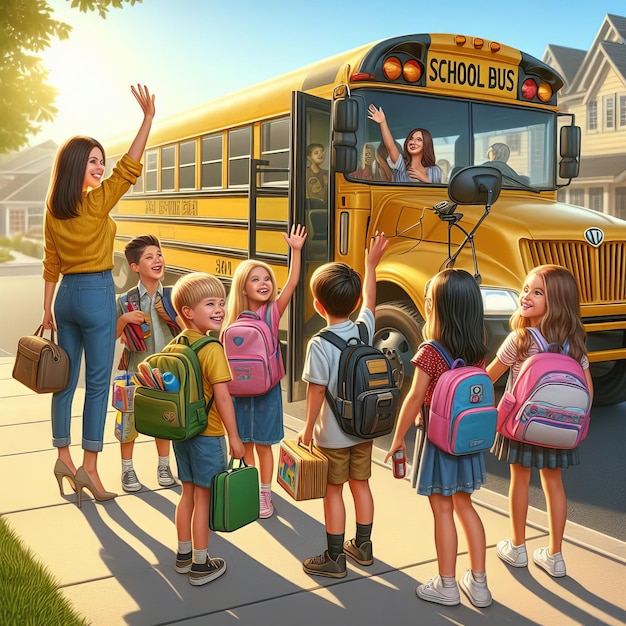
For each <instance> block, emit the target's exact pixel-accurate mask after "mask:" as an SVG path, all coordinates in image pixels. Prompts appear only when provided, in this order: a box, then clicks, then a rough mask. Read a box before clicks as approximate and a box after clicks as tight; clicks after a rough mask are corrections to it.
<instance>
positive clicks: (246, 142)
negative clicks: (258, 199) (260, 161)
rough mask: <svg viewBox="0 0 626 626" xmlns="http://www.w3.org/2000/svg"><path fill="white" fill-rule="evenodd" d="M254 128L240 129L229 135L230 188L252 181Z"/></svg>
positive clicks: (232, 131)
mask: <svg viewBox="0 0 626 626" xmlns="http://www.w3.org/2000/svg"><path fill="white" fill-rule="evenodd" d="M251 147H252V128H251V127H250V126H247V127H246V128H238V129H237V130H231V131H230V132H229V133H228V186H229V187H238V186H241V185H247V184H248V182H249V180H250V152H251Z"/></svg>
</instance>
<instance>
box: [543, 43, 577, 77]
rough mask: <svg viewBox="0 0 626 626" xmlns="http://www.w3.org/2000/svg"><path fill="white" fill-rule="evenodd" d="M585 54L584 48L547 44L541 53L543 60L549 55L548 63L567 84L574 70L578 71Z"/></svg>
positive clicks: (574, 72)
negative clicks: (542, 53)
mask: <svg viewBox="0 0 626 626" xmlns="http://www.w3.org/2000/svg"><path fill="white" fill-rule="evenodd" d="M586 55H587V51H586V50H578V49H577V48H567V47H565V46H556V45H554V44H549V45H548V47H547V49H546V51H545V53H544V55H543V61H544V62H545V61H547V60H548V56H549V57H550V59H549V60H550V63H549V64H550V65H552V66H553V67H554V68H555V69H556V70H558V71H559V73H560V74H561V76H563V78H564V79H565V84H566V85H568V84H569V83H571V82H572V80H573V79H574V76H576V72H578V69H579V68H580V66H581V65H582V63H583V61H584V60H585V56H586Z"/></svg>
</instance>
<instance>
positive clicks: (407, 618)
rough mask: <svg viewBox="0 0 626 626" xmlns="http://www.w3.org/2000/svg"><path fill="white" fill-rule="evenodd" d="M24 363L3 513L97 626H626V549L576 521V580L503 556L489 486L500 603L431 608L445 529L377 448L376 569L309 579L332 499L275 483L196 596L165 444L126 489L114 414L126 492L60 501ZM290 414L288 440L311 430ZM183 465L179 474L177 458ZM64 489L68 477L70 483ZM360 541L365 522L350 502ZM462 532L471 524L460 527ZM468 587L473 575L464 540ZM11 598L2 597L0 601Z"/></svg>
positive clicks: (113, 473) (6, 407)
mask: <svg viewBox="0 0 626 626" xmlns="http://www.w3.org/2000/svg"><path fill="white" fill-rule="evenodd" d="M12 367H13V359H12V358H0V475H1V476H3V480H2V487H0V514H2V515H3V516H4V518H5V519H6V520H7V521H8V523H9V524H10V526H11V527H12V528H13V529H14V530H15V531H16V533H17V534H18V536H19V537H20V538H21V539H22V540H23V541H24V542H25V544H26V545H27V546H29V547H30V549H31V550H32V551H33V553H34V554H35V555H36V557H37V558H39V559H40V560H41V561H42V562H43V563H44V564H45V565H46V566H47V567H48V569H49V570H50V571H51V572H52V574H53V575H54V576H55V578H56V579H57V580H58V582H59V584H60V588H61V591H62V593H63V594H64V595H65V596H66V597H67V598H68V600H69V601H70V602H71V603H72V605H73V606H74V607H75V608H76V609H77V610H78V611H79V612H80V613H82V614H83V615H84V616H85V617H86V618H87V619H88V620H89V621H90V622H91V623H92V624H94V625H107V626H110V625H116V624H130V625H134V626H147V625H149V626H156V625H160V624H174V623H177V624H178V623H180V624H188V625H196V624H197V625H200V624H208V623H210V624H211V626H221V625H229V626H230V625H235V624H244V625H246V624H255V625H262V624H270V623H281V622H282V623H286V624H289V623H298V625H299V626H307V625H309V624H311V625H313V624H315V625H316V626H319V624H320V623H326V624H328V625H329V626H332V625H334V624H341V623H343V624H349V625H352V624H355V625H356V624H359V625H369V624H372V625H373V624H379V623H400V622H403V623H407V622H408V623H413V622H415V623H419V624H446V625H449V624H468V625H473V624H476V625H478V624H481V625H482V624H484V621H485V619H487V620H489V623H494V624H542V625H544V624H545V625H548V624H555V625H556V624H559V625H561V624H585V625H592V624H623V623H626V594H625V593H624V589H625V586H624V583H625V581H626V576H625V573H626V569H625V568H624V565H625V564H626V543H623V542H620V541H617V540H615V539H612V538H610V537H607V536H605V535H601V534H599V533H595V532H594V531H591V530H588V529H585V528H583V527H580V526H577V525H575V524H570V523H568V526H567V528H566V542H565V546H564V550H563V551H564V557H565V560H566V563H567V571H568V576H567V577H566V578H562V579H553V578H551V577H550V576H548V575H547V574H546V573H545V572H544V571H543V570H541V569H539V568H538V567H536V566H535V565H534V564H532V563H531V564H530V565H529V567H528V569H520V570H514V569H511V568H508V567H507V566H505V565H504V564H503V563H501V562H500V560H499V559H498V557H497V556H496V553H495V544H496V543H497V541H498V540H500V539H503V538H506V537H508V536H509V522H508V517H507V515H506V499H505V498H503V497H501V496H499V495H497V494H494V493H492V492H489V491H488V490H487V489H482V490H480V491H479V492H478V493H477V494H476V498H475V500H476V503H477V508H478V511H479V513H480V515H481V517H482V519H483V523H484V525H485V530H486V535H487V548H488V550H487V577H488V581H489V587H490V589H491V592H492V594H493V598H494V602H493V604H492V605H491V606H490V607H488V608H486V609H476V608H474V607H473V606H472V605H471V604H470V603H469V601H468V600H467V598H466V597H465V596H464V595H463V594H462V600H461V605H459V606H456V607H444V606H440V605H435V604H430V603H427V602H424V601H422V600H419V599H418V598H417V597H416V596H415V587H416V585H417V584H419V583H420V582H425V581H427V580H428V579H429V578H430V577H431V576H434V575H436V573H437V562H436V555H435V548H434V543H433V539H432V537H433V520H432V514H431V512H430V508H429V506H428V501H427V499H426V498H423V497H418V496H416V495H415V494H414V493H413V492H412V490H411V488H410V483H409V481H408V480H403V481H401V480H394V479H393V478H392V475H391V472H390V470H389V468H388V467H386V466H384V465H382V463H381V462H380V461H381V459H382V456H383V454H382V452H380V451H376V463H375V464H374V467H373V474H372V480H371V485H372V491H373V494H374V500H375V505H376V514H375V521H374V531H373V537H372V539H373V544H374V556H375V563H374V565H372V566H371V567H361V566H356V565H353V564H351V563H349V566H348V567H349V572H348V576H347V577H346V578H344V579H341V580H332V579H328V580H326V579H321V578H314V577H311V576H308V575H307V574H305V573H304V572H303V570H302V565H301V562H302V560H303V559H305V558H306V557H308V556H312V555H315V554H319V553H320V552H322V550H323V549H324V547H325V531H324V522H323V511H322V502H321V501H320V500H312V501H307V502H294V501H293V500H291V499H290V498H289V496H287V494H286V492H284V491H283V490H282V489H281V487H280V486H278V485H276V484H275V485H274V490H275V494H274V503H275V506H276V511H277V512H276V514H275V515H274V517H272V518H270V519H269V520H259V521H258V522H255V523H253V524H250V525H248V526H246V527H244V528H242V529H240V530H238V531H236V532H234V533H230V534H229V533H212V535H211V541H210V553H211V555H213V556H220V557H223V558H224V559H226V562H227V567H228V571H227V572H226V574H225V575H224V576H222V577H221V578H219V579H218V580H216V581H214V582H212V583H209V584H208V585H206V586H202V587H192V586H191V585H189V583H188V582H187V577H186V576H182V575H179V574H177V573H176V572H175V571H174V556H175V550H176V533H175V528H174V523H173V519H174V510H175V507H176V503H177V501H178V498H179V494H180V487H176V488H173V489H165V488H160V487H159V486H158V483H157V477H156V448H155V446H154V444H153V443H152V441H151V440H150V439H149V438H147V437H140V438H139V439H138V440H137V445H136V447H135V455H134V457H135V469H136V470H137V473H138V475H139V478H140V480H141V481H142V482H143V484H144V489H143V490H142V491H141V492H139V493H138V494H132V495H131V494H124V492H123V491H122V490H121V486H120V482H119V481H120V456H119V445H118V443H117V441H116V440H115V438H114V436H113V419H114V412H113V409H111V411H110V413H109V414H108V417H107V425H106V430H105V446H104V451H103V453H102V454H101V455H100V457H99V470H100V475H101V477H102V480H103V483H104V485H105V487H106V488H108V489H111V490H114V491H118V493H120V496H119V497H118V498H116V499H115V500H113V501H110V502H106V503H102V504H99V503H95V502H94V501H93V500H92V499H91V498H90V494H89V493H88V492H85V498H84V501H83V507H82V509H78V508H77V506H76V504H75V503H76V496H75V494H74V493H73V492H72V491H71V490H70V495H66V496H65V497H62V496H60V494H59V491H58V488H57V484H56V479H55V477H54V475H53V472H52V468H53V466H54V462H55V459H56V452H55V451H54V449H53V448H52V446H51V432H50V399H51V396H50V395H43V396H38V395H36V394H34V393H32V392H30V391H29V390H28V389H27V388H26V387H24V386H22V385H21V384H20V383H18V382H17V381H14V380H13V379H12V377H11V371H12ZM83 394H84V390H83V389H79V390H78V391H77V394H76V398H75V401H74V406H73V415H74V416H76V417H75V418H73V420H72V440H73V441H74V442H75V443H74V444H73V453H74V460H75V462H76V463H77V464H80V461H81V458H82V454H81V451H80V449H79V446H80V443H79V442H80V434H81V423H80V418H79V417H78V416H79V415H80V412H81V408H82V400H83ZM294 410H301V405H300V406H292V405H286V415H285V424H286V436H287V437H294V436H295V433H296V432H297V430H298V428H299V424H300V422H298V420H297V419H295V418H294V417H292V416H291V415H290V413H294ZM172 463H173V464H174V467H175V460H174V455H173V453H172ZM65 485H67V482H65ZM345 496H346V503H347V518H348V521H347V533H346V538H349V537H350V536H352V533H353V532H354V527H355V521H354V512H353V510H352V509H353V507H352V506H351V504H350V502H351V499H350V496H349V491H348V489H347V488H346V491H345ZM546 524H547V520H546V516H545V514H543V513H542V512H540V511H537V510H534V509H532V510H531V511H530V515H529V523H528V531H527V541H528V546H527V547H528V550H529V554H532V552H533V550H534V549H535V548H537V547H540V546H543V545H546V544H547V530H546ZM459 530H460V529H459ZM460 535H461V536H460V540H459V547H458V551H459V557H458V563H457V578H460V576H461V575H462V574H463V572H464V570H465V569H466V568H467V567H468V565H469V561H468V556H467V548H466V545H465V541H464V539H463V536H462V532H461V533H460ZM0 601H1V599H0Z"/></svg>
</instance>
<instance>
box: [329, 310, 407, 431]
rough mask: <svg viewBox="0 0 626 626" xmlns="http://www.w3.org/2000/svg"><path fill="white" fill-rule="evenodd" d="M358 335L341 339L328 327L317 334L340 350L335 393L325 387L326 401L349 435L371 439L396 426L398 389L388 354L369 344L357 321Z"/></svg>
mask: <svg viewBox="0 0 626 626" xmlns="http://www.w3.org/2000/svg"><path fill="white" fill-rule="evenodd" d="M357 328H358V330H359V338H357V337H352V338H350V339H348V341H345V340H343V339H342V338H341V337H339V335H336V334H335V333H334V332H332V331H331V330H328V329H325V330H322V331H320V332H319V333H318V335H319V336H320V337H321V338H322V339H324V340H326V341H328V342H330V343H332V344H333V345H334V346H335V347H336V348H338V349H339V350H341V355H340V357H339V373H338V377H337V397H333V395H332V394H331V393H330V391H329V390H328V387H326V401H327V402H328V404H329V406H330V408H331V410H332V412H333V413H334V415H335V417H336V418H337V421H338V422H339V426H340V427H341V429H342V430H343V432H345V433H346V434H348V435H352V436H353V437H360V438H361V439H374V438H375V437H380V436H382V435H387V434H389V433H390V432H391V431H392V430H393V429H394V426H395V423H396V418H397V416H398V409H399V404H400V389H398V387H397V386H396V384H395V382H394V379H393V372H392V371H391V365H390V364H389V361H388V360H387V357H385V355H384V354H383V353H382V352H381V351H380V350H377V349H376V348H374V347H373V346H370V345H369V338H368V334H367V328H366V326H365V324H364V323H363V322H358V323H357Z"/></svg>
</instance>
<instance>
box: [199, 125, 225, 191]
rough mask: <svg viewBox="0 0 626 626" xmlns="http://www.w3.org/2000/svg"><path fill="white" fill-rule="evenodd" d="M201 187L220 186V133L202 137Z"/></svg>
mask: <svg viewBox="0 0 626 626" xmlns="http://www.w3.org/2000/svg"><path fill="white" fill-rule="evenodd" d="M201 150H202V171H201V176H202V188H203V189H207V188H211V187H212V188H218V187H221V186H222V135H221V133H219V134H217V135H207V136H206V137H202V143H201Z"/></svg>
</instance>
